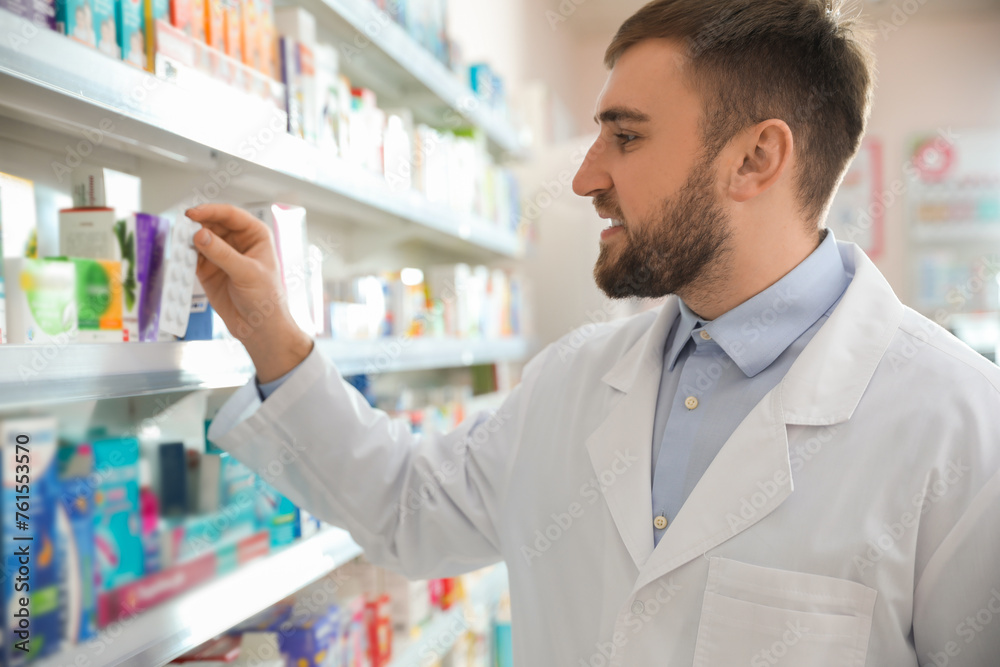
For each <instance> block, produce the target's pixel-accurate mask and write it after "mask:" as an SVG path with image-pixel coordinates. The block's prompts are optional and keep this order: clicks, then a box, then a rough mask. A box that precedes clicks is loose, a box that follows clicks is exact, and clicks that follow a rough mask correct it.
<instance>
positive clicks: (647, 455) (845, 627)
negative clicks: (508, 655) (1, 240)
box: [190, 0, 1000, 667]
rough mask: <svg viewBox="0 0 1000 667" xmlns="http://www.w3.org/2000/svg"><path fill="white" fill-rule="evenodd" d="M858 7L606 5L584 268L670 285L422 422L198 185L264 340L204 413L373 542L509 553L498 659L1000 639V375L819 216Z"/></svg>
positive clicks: (228, 440)
mask: <svg viewBox="0 0 1000 667" xmlns="http://www.w3.org/2000/svg"><path fill="white" fill-rule="evenodd" d="M856 31H857V28H856V26H855V25H854V23H853V22H852V21H851V20H849V19H848V18H847V17H845V16H843V15H842V14H841V11H840V5H839V3H833V2H831V1H829V0H828V1H827V2H823V1H821V0H729V1H727V0H657V1H655V2H653V3H651V4H649V5H647V6H646V7H644V8H643V9H641V10H640V11H639V12H638V13H637V14H636V15H635V16H633V17H632V18H630V19H629V20H628V21H626V22H625V24H624V25H623V26H622V27H621V29H620V30H619V32H618V34H617V35H616V37H615V39H614V41H613V42H612V44H611V46H610V47H609V49H608V52H607V58H606V60H607V64H608V66H609V67H610V68H611V73H610V76H609V78H608V81H607V84H606V86H605V88H604V91H603V92H602V94H601V96H600V99H599V101H598V106H597V114H596V120H597V122H598V124H599V126H600V136H599V137H598V139H597V140H596V142H595V143H594V145H593V148H592V149H591V151H590V153H589V155H588V156H587V159H586V161H585V162H584V164H583V166H582V167H581V168H580V171H579V173H578V174H577V176H576V180H575V183H574V189H575V191H576V192H577V194H579V195H583V196H589V197H592V198H593V200H594V204H595V206H596V207H597V210H598V212H599V213H600V214H601V215H602V216H603V217H605V218H607V219H609V221H610V225H609V227H608V228H607V229H605V230H604V232H602V234H601V241H600V243H601V254H600V257H599V259H598V262H597V266H596V268H595V271H594V275H595V278H596V280H597V282H598V284H599V286H600V287H601V288H602V289H603V290H604V291H605V292H606V293H607V294H608V295H609V296H611V297H615V298H624V297H631V296H639V297H659V296H664V295H667V294H671V295H675V296H671V297H670V298H668V299H667V301H666V302H665V304H664V305H662V306H660V307H658V308H656V309H654V310H653V311H651V312H647V313H643V314H640V315H637V316H635V317H631V318H628V319H626V320H624V321H617V322H613V323H606V324H601V325H599V326H597V327H594V328H587V329H585V330H583V331H584V332H590V334H589V335H585V334H584V333H583V332H577V334H576V335H575V336H568V337H567V338H564V339H563V340H561V341H558V342H556V343H554V344H553V345H550V346H549V347H548V348H546V349H545V350H544V351H543V352H542V353H541V354H539V355H538V356H537V357H535V358H534V359H533V360H532V361H531V362H530V363H529V364H528V365H527V367H526V368H525V372H524V377H523V381H522V382H521V384H520V385H519V386H518V387H517V388H516V389H515V390H514V391H513V392H512V394H511V395H510V397H509V398H508V400H507V401H506V402H505V403H504V405H503V407H502V409H500V410H499V411H498V412H497V413H496V414H492V415H490V414H481V415H476V416H475V417H473V418H470V419H468V420H467V421H466V422H465V423H464V424H462V425H461V426H460V427H459V428H458V429H457V430H456V431H455V432H453V433H450V434H447V435H443V436H440V437H423V438H418V437H415V436H413V435H411V434H410V433H409V431H408V430H407V429H406V427H405V425H403V424H401V423H400V422H394V421H391V420H390V419H389V418H388V417H387V416H386V415H385V414H384V413H381V412H378V411H376V410H373V409H371V408H369V407H368V406H367V404H366V403H365V401H364V399H363V398H362V397H361V396H360V395H359V394H358V393H357V392H356V391H354V390H353V389H352V388H350V387H349V386H348V385H346V384H345V383H344V382H342V380H341V378H340V376H339V374H338V373H337V371H336V369H335V368H333V367H332V366H331V365H330V364H329V363H328V362H327V361H325V360H324V359H322V358H321V357H320V355H319V353H318V352H317V351H316V350H314V349H312V343H311V341H310V340H309V339H308V337H306V336H305V335H303V334H302V333H301V332H300V331H299V330H298V329H297V328H296V327H295V326H294V324H293V323H292V320H291V318H290V316H289V315H288V312H287V309H286V308H285V307H284V305H283V302H282V301H281V287H280V281H279V277H278V274H277V271H276V268H275V266H276V263H275V258H274V251H273V248H272V244H271V240H270V238H269V236H268V233H267V231H266V230H265V228H264V227H263V226H262V225H261V224H260V223H258V222H256V221H255V220H253V219H252V218H251V217H250V216H249V215H247V214H245V213H243V212H241V211H238V210H234V209H231V208H229V207H223V206H205V207H201V208H199V209H196V210H194V211H192V212H191V214H190V215H191V217H192V218H194V219H195V220H197V221H199V222H202V223H203V224H204V226H205V227H206V231H202V232H199V234H198V236H197V237H196V238H197V244H198V248H199V250H200V251H201V253H202V254H203V255H204V259H203V260H201V261H200V265H199V276H200V278H201V280H202V283H203V284H204V285H205V288H206V290H207V291H208V294H209V297H210V299H211V301H212V303H213V305H214V306H215V307H216V309H217V310H218V311H219V313H220V314H221V315H222V317H223V318H224V319H225V320H226V322H227V323H228V324H229V326H230V329H231V330H232V331H234V332H236V334H237V335H238V336H239V337H240V338H241V340H243V342H244V343H245V345H246V347H247V349H248V350H249V352H250V354H251V356H252V357H253V360H254V363H255V364H256V367H257V380H258V385H257V386H255V385H249V386H247V387H245V388H244V389H242V390H241V391H240V392H238V393H237V394H236V395H235V396H234V397H233V398H232V399H231V400H230V402H229V403H228V404H227V405H226V406H224V408H223V409H222V410H221V411H220V413H219V414H218V415H217V417H216V420H215V422H214V423H213V426H212V431H211V433H210V436H211V437H212V439H213V440H214V441H215V442H217V443H218V444H220V445H221V446H223V447H225V448H226V449H228V450H230V451H231V452H232V453H233V454H234V455H235V456H236V457H237V458H239V459H241V460H243V461H245V462H247V463H248V464H250V465H252V466H253V467H254V468H256V469H269V470H271V471H272V472H273V471H275V470H277V471H279V472H277V474H275V475H273V476H272V479H273V481H274V484H275V485H276V486H277V487H278V488H279V489H280V490H281V491H282V492H284V493H286V494H287V495H288V496H289V497H290V498H291V499H293V500H294V501H296V502H297V503H299V504H301V505H303V506H304V507H306V508H308V509H309V510H310V511H312V512H314V513H315V514H316V515H318V516H320V517H321V518H323V519H325V520H327V521H329V522H331V523H334V524H337V525H340V526H343V527H345V528H347V529H349V530H350V531H351V533H352V535H353V536H354V538H355V539H356V540H357V541H358V542H359V543H360V544H361V545H362V546H363V547H364V548H365V551H366V553H367V554H368V556H369V558H371V560H373V561H374V562H376V563H379V564H383V565H385V566H387V567H392V568H396V569H398V570H400V571H402V572H403V573H405V574H407V575H409V576H411V577H431V576H441V575H447V574H454V573H459V572H463V571H467V570H470V569H473V568H476V567H479V566H482V565H486V564H489V563H493V562H496V561H498V560H500V559H504V560H505V561H506V562H507V564H508V567H509V571H510V585H511V603H512V612H513V619H514V623H513V627H514V651H515V655H516V664H518V665H592V666H599V665H605V664H620V665H696V666H699V667H705V666H712V667H719V666H727V667H728V666H729V665H737V664H745V665H751V666H753V667H755V666H758V665H775V664H778V663H779V662H781V663H783V664H787V665H795V666H797V667H801V666H803V665H810V666H819V665H830V666H833V665H838V666H841V665H877V666H879V667H881V666H890V665H891V666H892V667H904V666H905V667H909V666H916V665H976V666H985V665H996V664H1000V662H998V660H1000V658H998V656H1000V592H998V591H1000V567H998V563H1000V510H998V507H1000V505H998V503H1000V473H998V470H1000V447H998V443H1000V425H998V420H997V418H996V415H997V414H1000V371H998V369H997V368H995V367H994V366H993V365H991V364H990V363H988V362H987V361H985V360H984V359H982V358H981V357H979V356H978V355H976V354H975V353H974V352H972V351H971V350H969V349H968V348H967V347H965V346H964V345H962V344H961V343H959V342H958V341H957V340H955V339H954V338H953V337H951V336H950V335H949V334H947V333H946V332H944V331H943V330H942V329H941V328H939V327H937V326H936V325H934V324H933V323H931V322H930V321H928V320H926V319H924V318H922V317H921V316H920V315H918V314H916V313H915V312H914V311H912V310H910V309H908V308H905V307H904V306H903V305H902V304H901V303H900V302H899V301H898V299H897V298H896V297H895V296H894V295H893V293H892V291H891V289H890V288H889V286H888V285H887V283H886V282H885V280H884V279H883V278H882V276H881V275H880V274H879V273H878V271H877V270H876V269H875V267H874V265H872V263H871V262H870V261H869V260H868V258H867V257H865V255H864V254H863V253H862V252H861V251H860V250H859V249H858V248H857V247H856V246H854V245H853V244H847V243H837V242H836V241H835V239H834V238H833V236H832V234H830V233H829V232H827V231H826V230H825V229H824V228H823V218H824V215H825V211H826V210H827V207H828V205H829V202H830V199H831V197H832V195H833V193H834V191H835V190H836V188H837V185H838V184H839V181H840V179H841V177H842V175H843V173H844V171H845V169H846V167H847V165H848V163H849V161H850V160H851V158H852V156H853V155H854V153H855V151H856V150H857V148H858V145H859V142H860V140H861V137H862V135H863V132H864V127H865V123H866V119H867V114H868V109H869V104H870V98H871V91H872V85H873V84H872V71H873V64H872V58H871V55H870V52H869V50H868V47H867V46H866V44H865V42H864V40H863V39H861V38H860V37H859V36H857V35H856V34H855V33H856ZM275 304H277V305H275ZM272 310H273V311H274V312H273V314H270V315H269V316H268V317H261V313H262V312H264V313H265V314H267V313H270V312H271V311H272ZM262 397H266V399H265V400H263V402H262Z"/></svg>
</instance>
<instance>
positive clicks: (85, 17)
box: [56, 0, 97, 47]
mask: <svg viewBox="0 0 1000 667" xmlns="http://www.w3.org/2000/svg"><path fill="white" fill-rule="evenodd" d="M95 25H96V24H95V23H94V3H93V0H56V30H58V31H59V32H61V33H63V34H64V35H67V36H69V37H70V38H72V39H75V40H76V41H78V42H80V43H82V44H86V45H87V46H92V47H96V46H97V35H96V34H95V32H94V26H95Z"/></svg>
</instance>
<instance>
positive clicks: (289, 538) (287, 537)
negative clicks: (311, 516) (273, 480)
mask: <svg viewBox="0 0 1000 667" xmlns="http://www.w3.org/2000/svg"><path fill="white" fill-rule="evenodd" d="M257 525H258V526H260V527H261V528H267V529H268V530H269V531H270V533H271V546H272V547H280V546H284V545H286V544H291V543H292V542H294V541H295V540H296V539H297V538H298V537H301V533H300V532H299V531H300V529H301V525H300V524H299V518H298V508H297V507H295V504H294V503H293V502H292V501H291V500H289V499H288V498H286V497H285V496H283V495H282V494H281V493H279V492H278V491H277V490H276V489H274V487H272V486H270V485H269V484H266V483H264V482H262V481H261V482H259V483H258V484H257Z"/></svg>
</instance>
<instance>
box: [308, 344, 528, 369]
mask: <svg viewBox="0 0 1000 667" xmlns="http://www.w3.org/2000/svg"><path fill="white" fill-rule="evenodd" d="M316 344H317V345H318V346H319V349H320V350H321V351H322V352H323V354H325V355H326V356H327V358H329V359H330V360H332V361H333V362H334V364H336V366H337V369H338V370H339V371H340V372H341V373H342V374H343V375H355V374H359V373H388V372H398V371H414V370H429V369H435V368H459V367H462V366H474V365H480V364H493V363H499V362H505V361H524V360H526V358H527V357H528V355H529V354H530V353H531V350H532V349H533V347H532V342H531V341H529V340H526V339H523V338H500V339H496V340H463V339H451V338H384V339H378V340H370V341H338V340H329V339H319V340H317V341H316Z"/></svg>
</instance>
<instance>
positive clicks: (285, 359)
mask: <svg viewBox="0 0 1000 667" xmlns="http://www.w3.org/2000/svg"><path fill="white" fill-rule="evenodd" d="M185 214H186V215H187V217H189V218H191V219H192V220H194V221H195V222H198V223H201V225H202V227H203V229H202V230H200V231H199V232H198V233H197V234H195V235H194V247H195V248H196V249H197V250H198V252H199V253H200V254H199V256H198V280H200V281H201V284H202V286H203V287H204V288H205V294H206V295H207V296H208V300H209V302H210V303H211V304H212V307H213V308H214V309H215V310H216V312H218V313H219V316H220V317H222V320H223V321H224V322H225V323H226V326H227V327H229V331H230V332H231V333H232V334H233V336H235V337H236V338H237V339H238V340H239V341H240V342H241V343H243V345H244V347H246V349H247V352H249V353H250V358H251V359H253V363H254V366H255V367H256V369H257V379H258V380H259V381H260V382H261V383H266V382H271V381H272V380H276V379H278V378H280V377H281V376H282V375H284V374H286V373H288V372H289V371H291V370H292V369H294V368H295V367H296V366H298V365H299V364H300V363H302V361H303V360H304V359H305V358H306V357H307V356H309V353H310V352H311V351H312V345H313V342H312V339H311V338H310V337H309V336H308V335H306V333H305V332H303V331H302V330H301V329H300V328H299V327H298V325H296V324H295V320H294V319H292V315H291V312H289V310H288V299H287V296H286V294H285V288H284V285H283V283H282V280H281V272H280V269H279V265H278V255H277V253H276V252H275V248H274V237H273V235H272V234H271V230H270V229H268V227H267V225H265V224H264V223H263V222H261V221H260V220H258V219H257V218H255V217H253V216H252V215H250V214H249V213H247V212H246V211H244V210H242V209H239V208H236V207H234V206H228V205H225V204H206V205H203V206H198V207H196V208H192V209H189V210H188V211H186V213H185Z"/></svg>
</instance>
